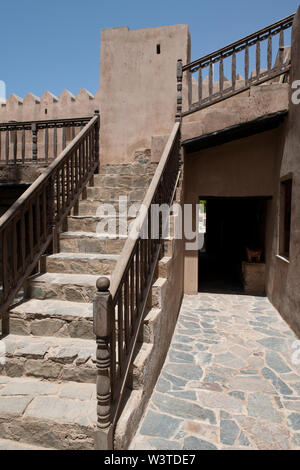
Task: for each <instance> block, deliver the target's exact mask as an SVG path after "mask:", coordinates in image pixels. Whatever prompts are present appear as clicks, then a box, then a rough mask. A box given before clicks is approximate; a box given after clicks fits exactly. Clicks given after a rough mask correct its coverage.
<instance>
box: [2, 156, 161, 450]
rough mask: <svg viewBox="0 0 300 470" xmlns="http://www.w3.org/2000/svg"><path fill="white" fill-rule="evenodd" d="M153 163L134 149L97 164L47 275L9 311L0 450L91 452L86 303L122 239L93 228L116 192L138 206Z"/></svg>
mask: <svg viewBox="0 0 300 470" xmlns="http://www.w3.org/2000/svg"><path fill="white" fill-rule="evenodd" d="M155 168H156V165H155V164H152V163H151V161H150V152H149V151H141V152H136V154H135V161H134V163H133V164H122V165H103V166H101V172H100V174H99V175H94V181H93V186H90V187H87V188H86V190H85V192H84V194H83V199H82V200H81V201H80V204H79V214H76V215H74V214H71V215H70V216H69V217H68V221H67V225H68V227H67V230H66V231H65V232H63V233H61V234H60V251H59V253H57V254H54V255H50V256H47V257H46V258H45V263H44V264H45V267H46V269H45V273H44V274H39V275H34V276H32V277H31V278H30V279H29V280H28V282H27V284H26V286H25V298H26V300H25V301H23V302H21V303H19V304H17V305H16V306H14V308H12V310H11V312H10V334H9V335H8V336H7V337H5V338H4V339H3V342H4V344H5V348H6V358H5V363H4V364H2V365H0V395H1V400H0V439H3V440H4V441H1V440H0V448H16V449H22V448H24V447H25V448H27V446H28V445H29V447H28V448H30V445H33V446H39V447H41V446H42V447H43V448H56V449H93V447H94V431H95V425H96V396H95V393H96V387H95V382H96V365H95V352H96V343H95V338H94V335H93V316H92V315H93V314H92V301H93V297H94V294H95V292H96V287H95V285H96V280H97V278H98V277H99V276H101V275H108V276H109V275H110V274H111V272H112V270H113V269H114V266H115V264H116V262H117V259H118V257H119V254H120V251H121V249H122V247H123V245H124V242H125V240H126V235H122V236H120V237H119V236H114V235H113V234H111V233H96V226H97V223H99V221H101V218H100V217H99V216H98V215H97V209H98V207H99V206H100V204H101V203H111V204H113V205H115V206H116V207H117V204H118V197H119V195H123V196H124V195H126V196H128V198H129V199H130V201H132V202H135V203H136V204H137V205H139V204H140V203H141V201H142V199H143V197H144V194H145V190H146V189H147V187H148V185H149V183H150V181H151V179H152V176H153V173H154V171H155ZM103 217H104V218H105V216H103ZM102 219H103V218H102ZM137 373H138V371H137V368H136V367H134V371H133V375H134V374H135V379H134V378H132V379H131V382H132V383H135V384H136V383H138V382H139V379H138V378H137V377H136V374H137ZM7 440H9V442H7Z"/></svg>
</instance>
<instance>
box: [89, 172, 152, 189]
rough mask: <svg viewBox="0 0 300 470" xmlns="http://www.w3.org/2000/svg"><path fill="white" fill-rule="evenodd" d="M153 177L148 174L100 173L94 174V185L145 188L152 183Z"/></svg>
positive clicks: (107, 187)
mask: <svg viewBox="0 0 300 470" xmlns="http://www.w3.org/2000/svg"><path fill="white" fill-rule="evenodd" d="M151 180H152V177H151V176H150V175H147V174H142V175H115V174H98V175H94V186H96V187H101V188H105V189H114V188H125V189H126V190H130V189H132V190H134V189H136V190H138V189H143V190H145V188H146V187H147V186H149V184H150V183H151Z"/></svg>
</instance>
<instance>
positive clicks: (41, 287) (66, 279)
mask: <svg viewBox="0 0 300 470" xmlns="http://www.w3.org/2000/svg"><path fill="white" fill-rule="evenodd" d="M98 277H99V275H95V274H61V273H46V274H41V275H37V276H32V277H31V278H29V280H28V281H27V282H26V286H25V290H24V295H25V298H26V299H30V298H31V299H57V300H68V301H70V302H93V299H94V296H95V293H96V291H97V290H96V281H97V279H98Z"/></svg>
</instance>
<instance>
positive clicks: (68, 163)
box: [65, 159, 71, 203]
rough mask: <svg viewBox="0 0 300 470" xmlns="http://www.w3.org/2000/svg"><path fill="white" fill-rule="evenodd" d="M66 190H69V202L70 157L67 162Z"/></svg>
mask: <svg viewBox="0 0 300 470" xmlns="http://www.w3.org/2000/svg"><path fill="white" fill-rule="evenodd" d="M65 167H66V190H67V191H66V192H67V198H66V199H67V203H69V201H70V191H71V188H70V183H71V181H70V159H68V160H67V162H66V166H65Z"/></svg>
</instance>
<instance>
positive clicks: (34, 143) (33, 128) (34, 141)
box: [31, 124, 37, 162]
mask: <svg viewBox="0 0 300 470" xmlns="http://www.w3.org/2000/svg"><path fill="white" fill-rule="evenodd" d="M31 131H32V160H33V161H34V162H36V161H37V125H36V124H31Z"/></svg>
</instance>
